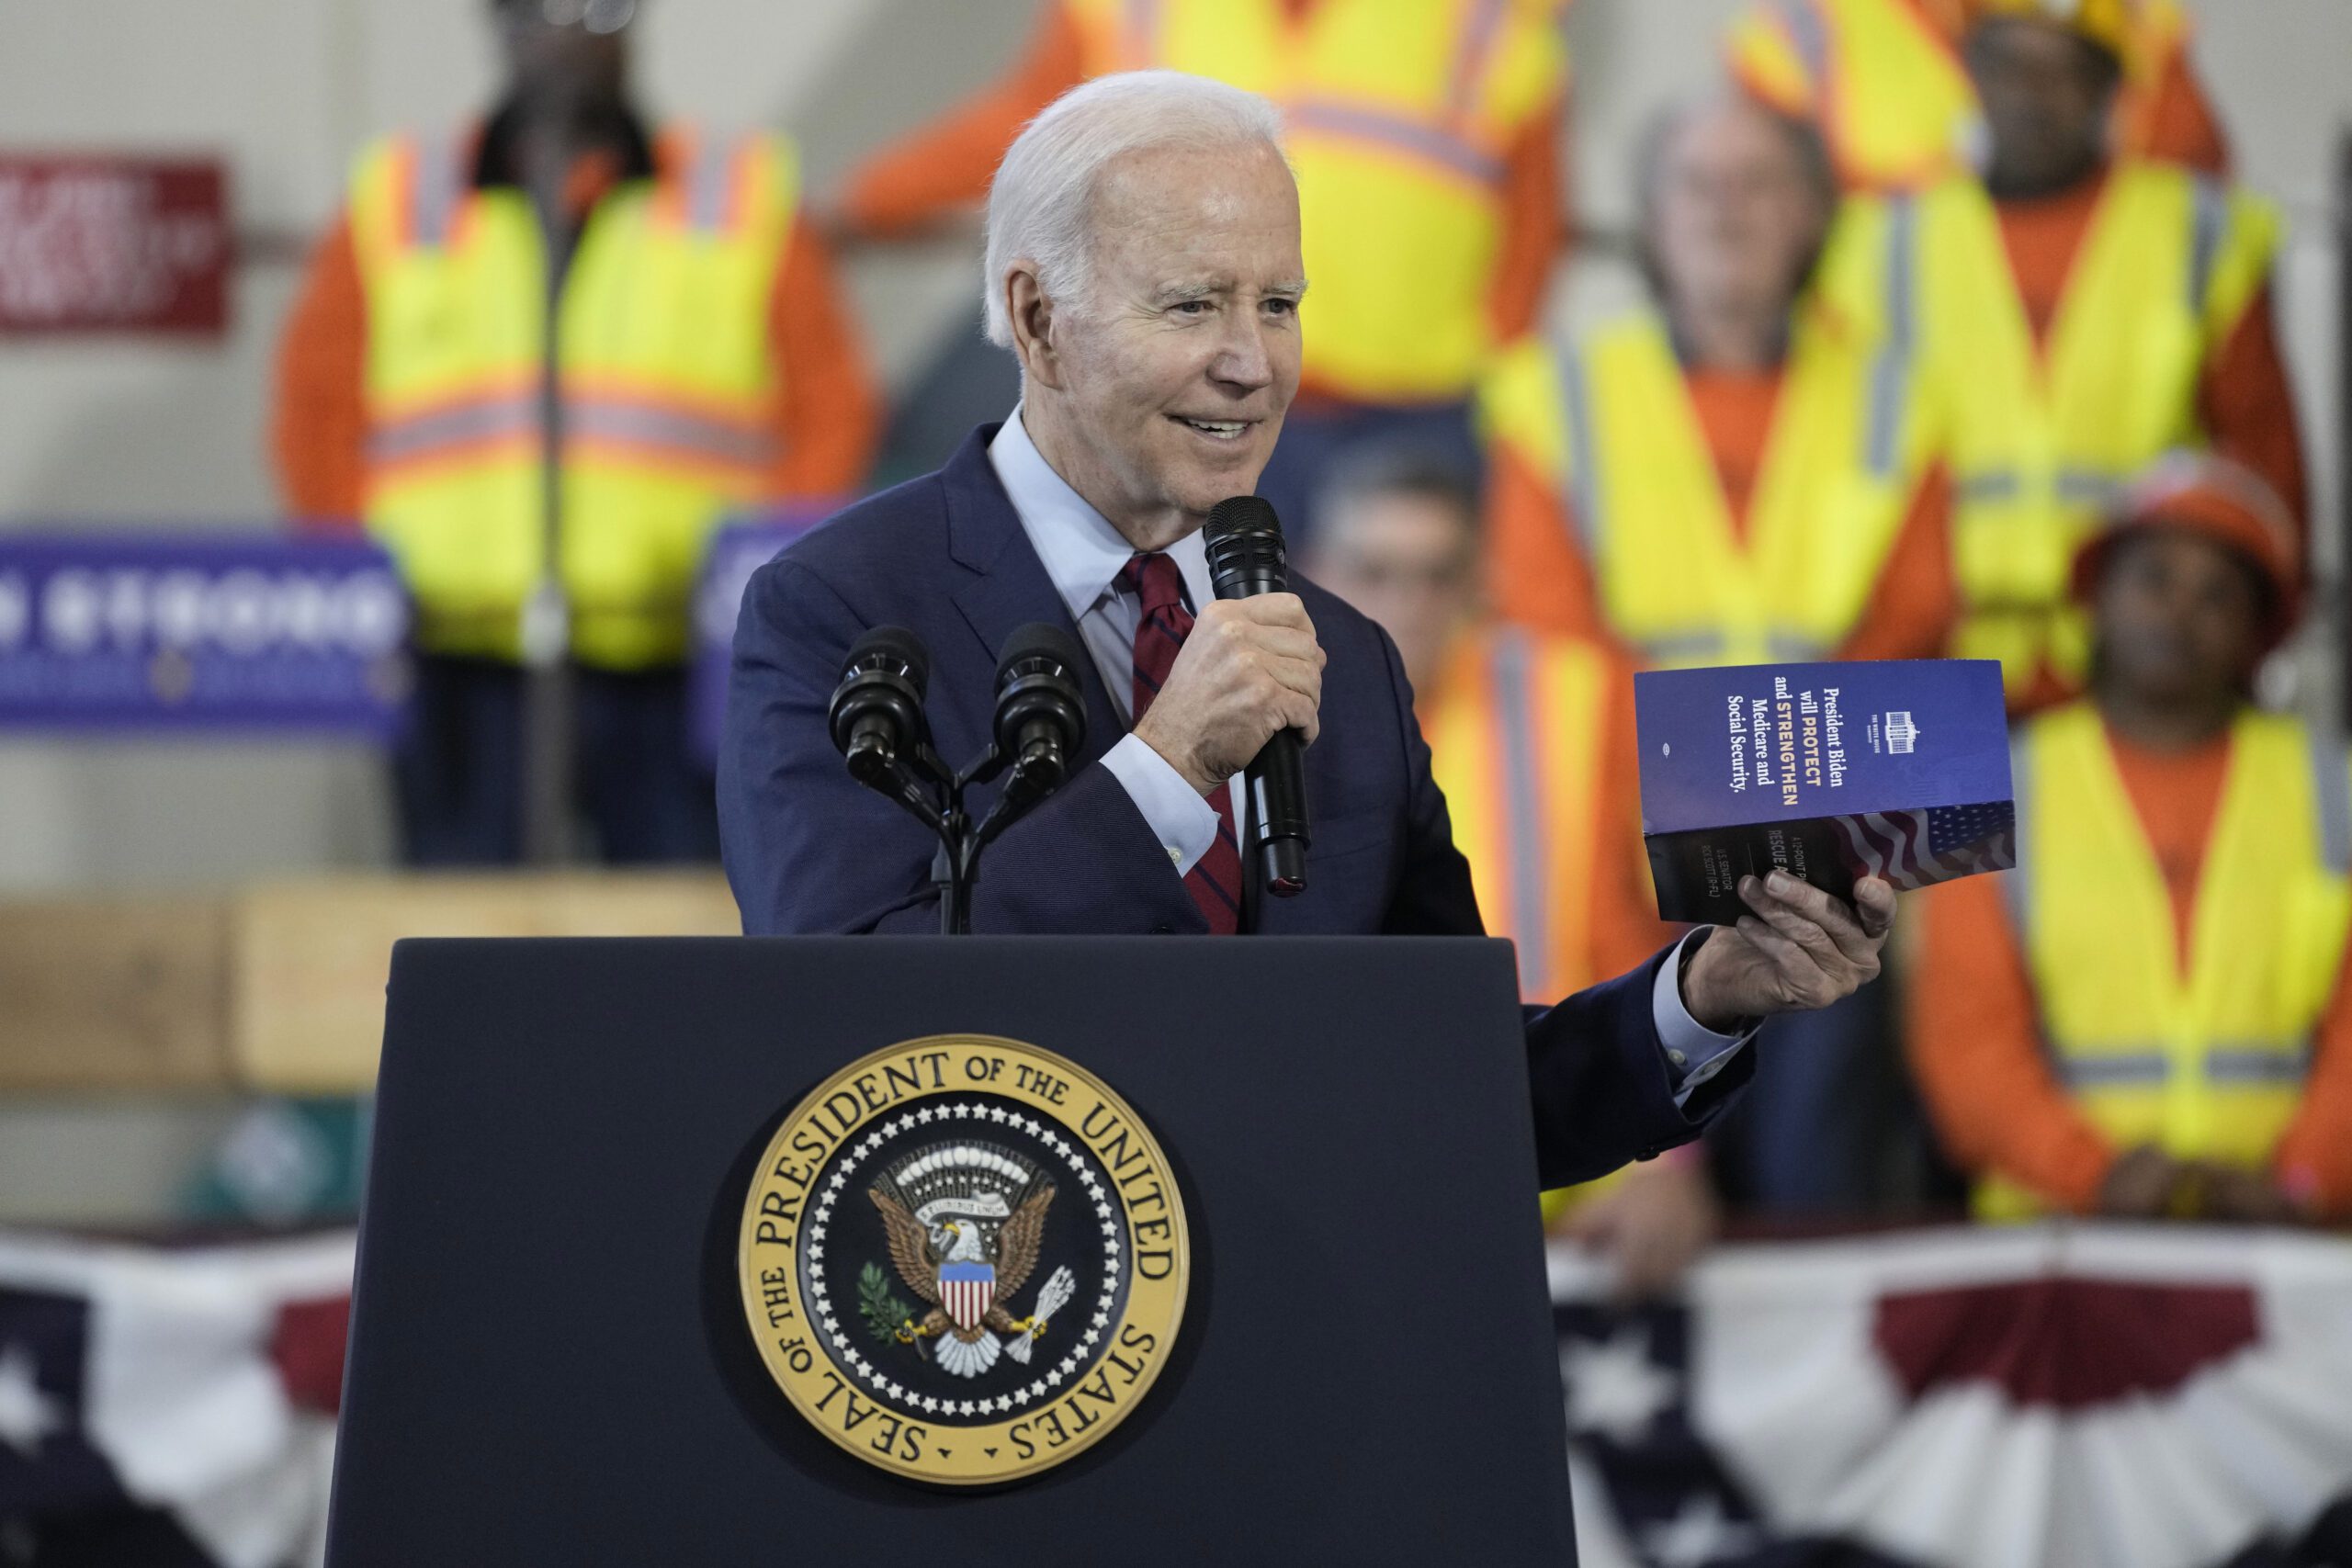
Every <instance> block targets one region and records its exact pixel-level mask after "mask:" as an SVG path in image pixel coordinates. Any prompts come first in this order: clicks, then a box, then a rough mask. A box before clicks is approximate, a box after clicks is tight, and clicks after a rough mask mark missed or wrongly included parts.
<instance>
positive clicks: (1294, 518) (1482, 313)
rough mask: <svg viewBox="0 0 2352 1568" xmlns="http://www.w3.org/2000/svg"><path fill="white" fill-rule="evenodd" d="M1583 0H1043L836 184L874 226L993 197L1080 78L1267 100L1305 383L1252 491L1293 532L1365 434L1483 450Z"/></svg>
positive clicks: (917, 219) (1537, 252)
mask: <svg viewBox="0 0 2352 1568" xmlns="http://www.w3.org/2000/svg"><path fill="white" fill-rule="evenodd" d="M1565 9H1566V0H1047V4H1046V6H1045V10H1044V15H1043V17H1042V21H1041V25H1040V28H1039V31H1038V33H1037V35H1036V37H1035V41H1034V42H1033V43H1032V45H1031V47H1030V51H1029V53H1028V56H1027V58H1026V59H1025V60H1023V62H1022V63H1021V64H1020V65H1019V66H1018V67H1016V69H1015V70H1014V72H1013V73H1012V75H1010V76H1009V77H1008V78H1006V79H1005V80H1004V81H1003V82H1002V83H1001V84H1000V85H997V86H995V87H993V88H991V89H989V90H988V91H987V92H984V93H983V94H981V95H979V96H977V97H975V98H973V99H972V100H970V101H969V102H967V104H965V105H963V106H961V107H957V108H956V109H954V110H952V111H950V112H949V113H948V114H946V115H944V117H942V118H939V119H937V120H934V121H933V122H932V123H931V124H929V125H927V126H925V127H923V128H922V129H921V130H917V131H916V132H914V133H913V134H912V135H911V136H910V137H909V138H907V139H906V140H904V141H900V142H899V143H898V144H896V145H894V146H892V147H890V148H888V149H887V150H885V151H884V152H881V153H879V154H877V155H876V156H875V157H874V158H872V159H870V160H868V161H867V162H866V164H865V165H864V166H863V167H862V168H860V169H859V170H858V171H857V172H856V173H855V175H854V176H853V177H852V178H851V180H850V181H849V183H848V185H847V186H846V187H845V188H844V190H843V192H842V198H841V202H840V218H841V221H842V223H843V224H844V226H845V227H847V228H848V229H849V230H851V231H854V232H858V233H861V234H865V235H873V236H888V235H895V234H903V233H906V232H908V231H912V230H916V229H918V228H920V227H921V226H922V225H924V224H925V223H927V222H929V221H931V220H935V219H936V218H938V217H939V216H940V215H941V214H942V213H943V212H945V211H949V210H955V209H967V208H969V207H971V206H973V205H975V204H977V203H978V200H979V198H980V197H981V196H982V195H983V194H984V193H985V192H986V190H987V188H988V182H989V175H990V174H991V173H992V172H993V171H994V170H995V168H996V164H997V161H998V160H999V158H1001V156H1002V155H1003V152H1004V149H1005V148H1006V147H1007V146H1008V145H1009V144H1010V143H1011V141H1012V138H1013V136H1014V134H1015V133H1016V132H1018V131H1019V130H1020V129H1021V127H1022V126H1023V125H1024V124H1026V123H1027V122H1028V121H1029V120H1030V119H1032V118H1035V116H1036V115H1037V114H1038V113H1039V112H1040V111H1041V110H1043V109H1044V108H1045V107H1046V105H1047V104H1050V103H1051V102H1053V101H1054V99H1056V98H1057V97H1058V96H1060V95H1061V94H1062V93H1064V92H1066V91H1067V90H1069V88H1070V87H1073V86H1075V85H1078V84H1079V83H1080V82H1081V81H1085V80H1087V79H1089V78H1091V77H1094V76H1099V75H1103V74H1105V73H1111V72H1114V71H1131V70H1139V69H1146V68H1165V69H1171V70H1177V71H1185V72H1190V73H1194V74H1197V75H1204V76H1211V77H1215V78H1216V79H1217V80H1219V81H1223V82H1229V83H1231V84H1233V85H1236V86H1240V87H1246V88H1248V89H1250V91H1252V92H1256V93H1261V94H1263V95H1264V96H1267V97H1269V98H1271V99H1272V100H1273V101H1274V103H1275V104H1277V105H1278V106H1279V107H1281V108H1282V110H1283V119H1284V143H1285V149H1286V151H1287V152H1288V153H1289V155H1290V159H1291V163H1292V165H1293V167H1294V168H1295V170H1296V172H1297V176H1298V199H1299V224H1300V243H1301V245H1302V247H1303V249H1304V252H1305V255H1306V272H1307V277H1308V280H1309V282H1310V284H1311V286H1312V287H1311V289H1310V292H1309V295H1308V298H1307V299H1306V302H1305V305H1304V318H1303V319H1304V320H1305V321H1306V327H1307V332H1306V359H1305V362H1304V364H1303V367H1302V381H1301V386H1300V392H1299V396H1298V399H1297V400H1295V402H1294V403H1293V404H1292V405H1291V410H1290V413H1289V415H1288V416H1287V418H1286V420H1285V422H1284V423H1283V439H1282V442H1281V445H1280V446H1277V447H1276V448H1275V452H1274V456H1273V457H1272V459H1271V460H1270V461H1269V463H1268V465H1267V468H1266V471H1265V473H1264V474H1263V475H1261V478H1260V479H1259V484H1258V493H1259V494H1260V495H1261V496H1263V497H1265V498H1266V499H1267V500H1269V501H1271V502H1273V504H1274V506H1275V509H1276V511H1277V512H1278V513H1280V514H1281V515H1282V517H1283V523H1284V525H1285V527H1286V529H1287V530H1288V531H1289V533H1290V534H1291V535H1292V536H1293V537H1294V538H1295V539H1304V538H1305V536H1306V535H1307V534H1308V533H1310V532H1311V530H1312V527H1313V500H1314V496H1315V494H1316V493H1317V491H1318V489H1319V483H1318V476H1319V474H1320V473H1321V471H1322V469H1323V468H1324V467H1325V466H1327V465H1328V464H1329V462H1330V461H1332V460H1333V459H1334V458H1336V457H1338V456H1339V455H1340V453H1341V452H1343V451H1345V450H1346V449H1348V448H1349V447H1350V446H1355V445H1357V444H1359V443H1385V442H1389V441H1393V440H1405V441H1409V442H1411V443H1413V444H1415V445H1419V446H1427V447H1437V448H1442V450H1444V451H1445V452H1446V453H1447V454H1448V456H1449V457H1450V458H1451V459H1452V460H1453V461H1454V462H1455V463H1456V464H1457V465H1458V466H1459V467H1461V468H1463V469H1464V472H1473V471H1475V466H1476V462H1477V450H1476V444H1475V443H1474V442H1473V440H1472V438H1471V435H1470V432H1469V425H1468V421H1467V417H1466V412H1465V410H1466V404H1467V400H1468V398H1469V396H1470V393H1471V389H1472V387H1473V384H1474V382H1475V381H1476V377H1477V376H1478V373H1479V372H1480V371H1481V370H1482V369H1483V368H1484V367H1485V366H1486V364H1487V360H1488V359H1489V358H1490V357H1491V355H1492V354H1493V352H1494V349H1495V347H1496V345H1497V344H1499V343H1502V342H1505V341H1508V340H1509V339H1510V338H1511V337H1514V336H1516V335H1518V334H1519V333H1523V332H1525V331H1527V330H1528V329H1529V327H1531V326H1532V324H1533V323H1534V321H1535V319H1536V317H1537V314H1538V312H1539V310H1540V309H1541V307H1542V304H1543V300H1544V291H1545V288H1546V286H1547V284H1548V283H1549V281H1550V279H1551V276H1552V274H1553V267H1554V262H1555V258H1556V254H1557V253H1558V251H1559V249H1560V246H1561V243H1562V241H1563V235H1564V223H1563V220H1562V216H1561V214H1562V200H1563V197H1562V191H1561V184H1562V179H1561V172H1560V142H1561V140H1562V137H1563V134H1564V105H1565V102H1566V91H1567V57H1566V48H1565V45H1564V43H1563V41H1562V39H1561V36H1560V32H1559V25H1558V24H1559V17H1560V14H1561V13H1562V12H1563V11H1564V10H1565Z"/></svg>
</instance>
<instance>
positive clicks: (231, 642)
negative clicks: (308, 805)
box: [0, 534, 410, 739]
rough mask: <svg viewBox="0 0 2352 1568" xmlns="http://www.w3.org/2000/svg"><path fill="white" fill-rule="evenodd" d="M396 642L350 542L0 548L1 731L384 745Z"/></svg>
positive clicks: (402, 618) (36, 538)
mask: <svg viewBox="0 0 2352 1568" xmlns="http://www.w3.org/2000/svg"><path fill="white" fill-rule="evenodd" d="M408 627H409V607H408V595H407V593H406V592H405V590H403V588H402V587H401V581H400V578H399V576H398V574H397V573H396V572H395V571H394V570H393V567H392V563H391V559H390V557H388V556H387V555H386V554H385V553H384V551H383V550H382V549H381V548H380V547H378V546H376V545H374V544H372V543H369V542H368V541H366V540H362V539H288V538H279V537H273V536H267V535H259V534H141V535H135V536H125V535H110V534H92V535H0V728H36V729H72V730H125V731H129V730H153V729H164V730H182V731H185V730H221V731H236V730H268V731H311V732H318V731H324V732H328V733H334V734H344V735H354V736H362V737H368V738H373V739H390V737H392V736H393V735H394V734H396V733H397V731H398V730H399V728H400V726H401V722H402V720H403V718H404V716H405V712H406V706H407V701H408V694H409V687H410V667H409V659H408V651H407V640H408Z"/></svg>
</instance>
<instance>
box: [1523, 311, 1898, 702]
mask: <svg viewBox="0 0 2352 1568" xmlns="http://www.w3.org/2000/svg"><path fill="white" fill-rule="evenodd" d="M1878 370H1879V367H1877V366H1876V365H1875V364H1874V363H1873V357H1872V354H1871V351H1870V350H1869V349H1868V347H1867V346H1866V345H1865V344H1864V343H1863V341H1862V340H1861V339H1860V338H1859V337H1858V336H1856V335H1855V334H1853V333H1849V332H1846V331H1843V330H1840V329H1839V328H1838V327H1837V326H1836V325H1835V324H1834V323H1832V322H1831V321H1829V320H1828V319H1827V318H1826V316H1824V315H1822V314H1820V313H1819V312H1815V311H1807V312H1805V313H1804V316H1803V317H1802V318H1801V321H1800V324H1799V325H1798V327H1797V329H1796V332H1795V335H1794V337H1793V339H1792V343H1791V344H1790V350H1789V363H1788V368H1787V371H1786V380H1785V382H1784V383H1783V385H1782V387H1781V393H1780V398H1779V401H1778V404H1777V407H1776V409H1775V412H1774V414H1773V420H1772V433H1771V435H1770V441H1769V444H1768V446H1767V449H1766V451H1765V454H1764V461H1763V466H1762V468H1761V470H1760V471H1759V472H1758V476H1757V480H1756V489H1755V493H1754V495H1753V496H1752V498H1751V499H1750V502H1749V516H1748V525H1747V539H1746V541H1745V542H1744V543H1743V541H1742V540H1741V538H1740V536H1739V535H1738V534H1737V533H1736V531H1735V530H1734V528H1733V525H1732V513H1731V506H1730V503H1729V502H1728V501H1727V500H1726V499H1725V497H1724V491H1723V483H1722V480H1721V478H1720V476H1719V474H1718V471H1717V469H1716V466H1715V461H1714V458H1713V454H1712V453H1710V451H1709V450H1708V447H1707V441H1706V436H1705V434H1704V432H1703V431H1702V429H1701V427H1700V424H1699V417H1698V413H1697V412H1696V411H1695V410H1694V409H1693V408H1692V406H1691V393H1690V386H1689V383H1688V382H1687V381H1686V380H1685V379H1684V377H1683V372H1682V368H1681V367H1680V365H1679V364H1678V363H1677V361H1676V359H1675V356H1674V350H1673V347H1672V345H1671V344H1669V342H1668V338H1667V334H1666V330H1665V327H1664V326H1663V324H1662V323H1660V322H1659V321H1657V318H1656V317H1654V316H1651V315H1648V314H1646V313H1645V314H1639V315H1634V316H1631V317H1628V318H1625V319H1623V320H1622V321H1618V322H1616V323H1614V324H1612V325H1610V326H1608V327H1605V328H1603V329H1601V330H1600V331H1599V332H1596V333H1591V334H1589V335H1588V336H1587V337H1585V338H1583V339H1581V340H1580V341H1578V342H1577V343H1575V344H1567V345H1557V344H1552V343H1549V342H1544V341H1540V340H1534V339H1530V340H1528V341H1526V342H1523V343H1521V344H1517V345H1515V346H1514V347H1512V348H1511V349H1510V350H1508V351H1507V352H1506V353H1505V354H1504V355H1503V357H1502V359H1501V360H1500V361H1498V364H1497V366H1496V367H1495V370H1494V372H1493V373H1492V375H1491V376H1490V377H1489V378H1487V382H1486V384H1485V386H1484V387H1483V389H1482V390H1481V393H1480V397H1479V417H1480V423H1481V425H1482V428H1483V430H1484V432H1485V434H1486V437H1487V440H1489V441H1490V442H1494V443H1497V444H1498V445H1500V446H1504V447H1507V448H1509V449H1510V451H1512V452H1513V453H1515V454H1516V455H1518V457H1520V458H1521V460H1522V461H1523V462H1525V463H1526V464H1527V465H1528V466H1529V467H1530V468H1531V470H1532V472H1534V473H1536V474H1537V475H1540V476H1541V477H1543V478H1544V479H1545V480H1546V481H1547V482H1549V483H1550V484H1551V485H1552V486H1553V487H1554V488H1555V491H1557V493H1558V494H1559V496H1560V497H1561V500H1562V502H1563V505H1564V506H1565V508H1566V512H1567V513H1568V515H1569V516H1570V517H1571V518H1572V519H1573V522H1574V525H1575V527H1576V529H1577V536H1578V537H1577V542H1578V545H1579V547H1580V548H1581V553H1582V554H1583V556H1584V558H1585V560H1586V561H1587V562H1588V563H1589V566H1590V568H1591V570H1592V574H1593V583H1594V587H1595V589H1596V591H1597V592H1598V593H1599V595H1600V606H1601V610H1602V613H1603V615H1604V616H1605V618H1606V620H1607V623H1608V625H1609V627H1610V630H1611V634H1612V635H1613V636H1615V637H1617V638H1618V639H1619V640H1621V641H1623V643H1624V644H1625V645H1626V646H1627V647H1629V648H1631V649H1634V650H1635V651H1636V652H1637V653H1639V654H1640V656H1641V657H1642V658H1643V659H1644V660H1645V661H1646V662H1648V663H1650V664H1652V665H1655V666H1658V667H1662V668H1676V667H1687V666H1695V665H1712V664H1752V663H1759V662H1764V661H1767V660H1798V659H1826V658H1829V657H1830V656H1831V655H1832V654H1833V653H1834V652H1835V651H1836V649H1838V645H1839V644H1840V643H1842V642H1843V641H1844V640H1845V638H1846V637H1847V635H1848V634H1849V632H1850V631H1851V630H1852V629H1853V627H1854V626H1855V624H1856V623H1857V622H1858V621H1859V620H1860V618H1861V615H1862V613H1863V611H1864V610H1865V609H1866V608H1867V606H1868V604H1869V603H1870V597H1871V589H1872V587H1873V586H1874V585H1875V584H1876V583H1877V581H1878V578H1879V573H1880V571H1881V570H1882V568H1883V566H1884V564H1885V561H1886V557H1887V553H1888V552H1889V551H1890V550H1891V549H1892V548H1893V547H1894V541H1895V538H1896V536H1897V535H1898V534H1900V532H1901V531H1902V525H1903V519H1904V515H1905V512H1906V510H1907V508H1908V506H1909V504H1910V502H1911V498H1912V496H1913V493H1914V492H1915V491H1916V490H1917V484H1918V476H1919V473H1920V470H1921V468H1922V458H1923V455H1924V452H1925V448H1926V445H1927V443H1926V439H1925V436H1924V434H1923V432H1922V427H1921V426H1920V425H1919V424H1918V423H1917V419H1916V418H1915V417H1914V414H1915V401H1914V400H1912V399H1910V398H1908V397H1906V396H1905V395H1904V394H1903V391H1902V385H1903V383H1902V382H1900V381H1899V380H1883V379H1881V378H1880V377H1879V375H1878Z"/></svg>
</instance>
